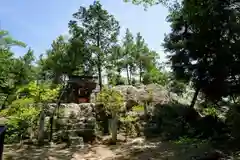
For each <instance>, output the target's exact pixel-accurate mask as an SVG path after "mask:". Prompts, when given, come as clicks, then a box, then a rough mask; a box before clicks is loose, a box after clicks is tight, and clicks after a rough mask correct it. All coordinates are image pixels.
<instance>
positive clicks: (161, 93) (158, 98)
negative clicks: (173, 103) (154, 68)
mask: <svg viewBox="0 0 240 160" xmlns="http://www.w3.org/2000/svg"><path fill="white" fill-rule="evenodd" d="M114 89H115V90H117V91H120V92H121V93H122V95H123V96H124V99H125V101H126V108H127V109H129V108H131V107H133V106H135V105H138V104H141V103H144V102H146V101H149V100H150V101H151V103H154V104H159V103H160V104H163V103H168V102H169V101H170V98H169V94H168V91H167V90H166V89H165V88H164V87H163V86H161V85H158V84H149V85H140V86H137V87H134V86H131V85H119V86H115V87H114Z"/></svg>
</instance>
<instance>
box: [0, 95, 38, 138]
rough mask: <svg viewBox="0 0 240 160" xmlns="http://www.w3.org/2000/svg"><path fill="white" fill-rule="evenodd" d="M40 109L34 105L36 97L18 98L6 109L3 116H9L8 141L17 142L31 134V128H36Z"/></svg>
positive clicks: (2, 113)
mask: <svg viewBox="0 0 240 160" xmlns="http://www.w3.org/2000/svg"><path fill="white" fill-rule="evenodd" d="M39 113H40V109H39V108H37V107H36V106H35V105H34V99H32V98H23V99H17V100H15V101H13V102H12V104H11V105H10V106H9V107H8V108H7V109H5V110H2V111H1V112H0V115H1V116H4V117H7V118H8V120H7V133H6V142H7V143H11V142H17V141H19V140H22V139H23V138H25V137H29V136H30V134H31V133H30V132H29V128H32V129H33V128H34V129H36V125H37V119H38V115H39Z"/></svg>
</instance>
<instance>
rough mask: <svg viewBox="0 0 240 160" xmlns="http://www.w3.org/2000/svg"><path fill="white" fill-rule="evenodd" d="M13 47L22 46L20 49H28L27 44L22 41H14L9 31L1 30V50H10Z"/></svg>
mask: <svg viewBox="0 0 240 160" xmlns="http://www.w3.org/2000/svg"><path fill="white" fill-rule="evenodd" d="M12 46H20V47H26V44H24V43H23V42H21V41H18V40H15V39H13V38H12V37H11V36H10V35H9V32H8V31H5V30H0V49H3V48H5V49H6V48H10V47H12Z"/></svg>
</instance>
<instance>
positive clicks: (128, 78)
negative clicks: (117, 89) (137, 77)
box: [126, 65, 130, 85]
mask: <svg viewBox="0 0 240 160" xmlns="http://www.w3.org/2000/svg"><path fill="white" fill-rule="evenodd" d="M126 68H127V80H128V85H130V76H129V70H128V65H127V67H126Z"/></svg>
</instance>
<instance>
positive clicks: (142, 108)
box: [132, 105, 144, 112]
mask: <svg viewBox="0 0 240 160" xmlns="http://www.w3.org/2000/svg"><path fill="white" fill-rule="evenodd" d="M132 110H133V112H144V106H142V105H137V106H133V108H132Z"/></svg>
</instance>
